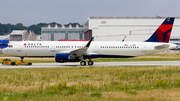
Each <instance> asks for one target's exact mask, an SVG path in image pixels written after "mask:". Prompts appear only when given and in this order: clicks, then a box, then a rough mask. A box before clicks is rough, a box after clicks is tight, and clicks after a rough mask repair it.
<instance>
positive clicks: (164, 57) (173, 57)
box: [0, 53, 180, 63]
mask: <svg viewBox="0 0 180 101" xmlns="http://www.w3.org/2000/svg"><path fill="white" fill-rule="evenodd" d="M0 57H2V58H0V63H1V62H2V61H3V59H4V58H3V57H8V56H6V55H3V54H0ZM10 59H11V60H13V61H20V58H13V57H10ZM92 60H93V61H94V62H118V61H179V60H180V53H157V54H151V55H147V56H140V57H135V58H117V59H115V58H112V59H111V58H97V59H92ZM24 61H25V62H32V63H43V62H45V63H52V62H55V59H54V58H24ZM86 61H87V60H86Z"/></svg>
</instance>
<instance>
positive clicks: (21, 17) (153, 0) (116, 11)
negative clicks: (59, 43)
mask: <svg viewBox="0 0 180 101" xmlns="http://www.w3.org/2000/svg"><path fill="white" fill-rule="evenodd" d="M179 4H180V0H0V23H1V24H7V23H10V24H17V23H22V24H23V25H25V26H30V25H33V24H38V23H51V22H57V23H60V24H68V23H75V22H78V23H80V24H83V23H85V21H86V20H87V18H88V17H156V15H158V16H163V17H168V16H171V17H180V13H179V11H180V6H179Z"/></svg>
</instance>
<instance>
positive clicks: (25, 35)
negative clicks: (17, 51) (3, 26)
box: [0, 30, 41, 41]
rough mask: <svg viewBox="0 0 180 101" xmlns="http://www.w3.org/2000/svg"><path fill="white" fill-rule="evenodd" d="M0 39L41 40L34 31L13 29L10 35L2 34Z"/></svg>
mask: <svg viewBox="0 0 180 101" xmlns="http://www.w3.org/2000/svg"><path fill="white" fill-rule="evenodd" d="M0 39H7V40H9V41H40V40H41V39H40V36H39V35H36V34H35V33H34V31H31V30H30V31H29V32H28V31H27V30H13V31H12V32H11V33H10V34H9V35H4V36H0Z"/></svg>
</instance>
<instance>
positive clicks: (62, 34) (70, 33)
mask: <svg viewBox="0 0 180 101" xmlns="http://www.w3.org/2000/svg"><path fill="white" fill-rule="evenodd" d="M83 32H84V29H83V27H79V26H78V25H76V27H72V26H71V25H70V26H69V27H65V26H64V25H63V26H62V27H58V26H57V25H55V27H51V26H50V25H49V26H48V27H42V28H41V37H42V41H58V40H83Z"/></svg>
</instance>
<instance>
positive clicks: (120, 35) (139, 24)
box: [41, 16, 180, 43]
mask: <svg viewBox="0 0 180 101" xmlns="http://www.w3.org/2000/svg"><path fill="white" fill-rule="evenodd" d="M164 19H166V17H159V16H157V17H89V18H88V19H87V20H86V22H85V23H84V24H83V27H79V26H78V25H77V26H76V27H72V26H71V25H70V26H69V27H65V26H62V27H58V26H57V25H55V27H51V26H50V25H49V26H48V27H42V28H41V37H42V41H58V40H89V39H90V38H91V37H92V36H93V37H95V38H94V40H95V41H144V40H146V39H148V38H149V37H150V36H151V35H152V34H153V33H154V31H155V30H156V29H157V28H158V27H159V25H160V24H161V23H162V22H163V21H164ZM179 37H180V17H176V19H175V22H174V26H173V30H172V34H171V38H170V42H171V43H177V42H179V41H177V40H179ZM175 40H176V41H175Z"/></svg>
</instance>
